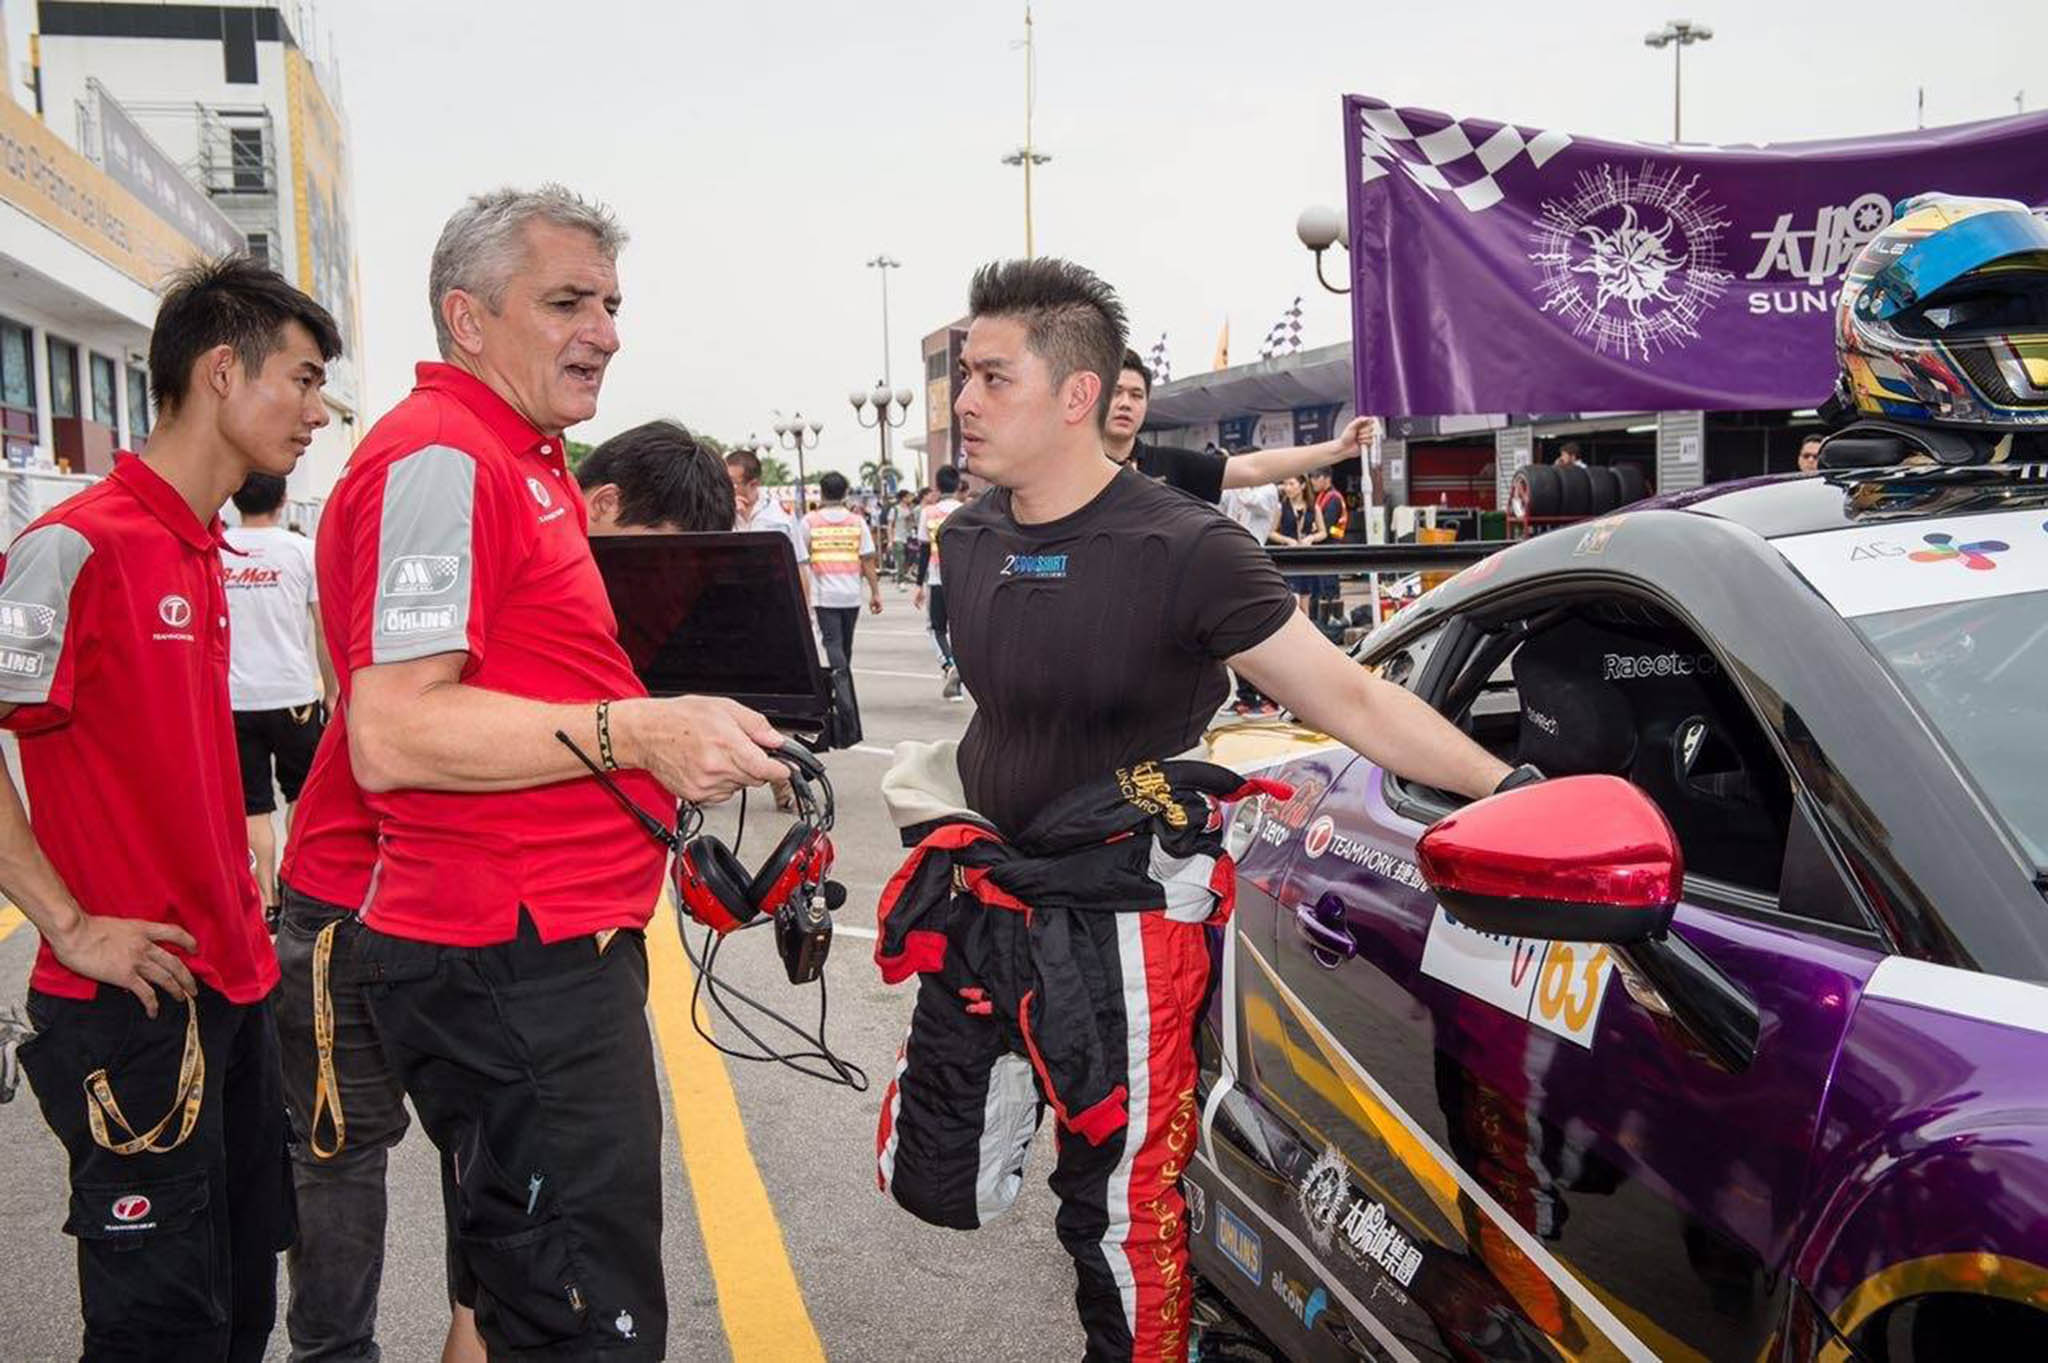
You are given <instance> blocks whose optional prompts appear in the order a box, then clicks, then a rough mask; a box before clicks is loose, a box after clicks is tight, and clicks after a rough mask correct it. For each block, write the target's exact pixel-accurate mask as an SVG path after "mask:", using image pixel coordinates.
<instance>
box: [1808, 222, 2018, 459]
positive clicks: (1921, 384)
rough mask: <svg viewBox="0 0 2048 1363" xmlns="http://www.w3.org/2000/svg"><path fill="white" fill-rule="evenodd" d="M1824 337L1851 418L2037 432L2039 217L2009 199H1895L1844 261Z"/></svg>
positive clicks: (1840, 399) (1839, 394)
mask: <svg viewBox="0 0 2048 1363" xmlns="http://www.w3.org/2000/svg"><path fill="white" fill-rule="evenodd" d="M1835 345H1836V354H1837V356H1838V358H1839V359H1840V362H1841V373H1840V376H1839V378H1838V379H1837V381H1836V399H1837V401H1838V402H1839V403H1840V404H1841V405H1842V406H1844V407H1846V408H1848V409H1850V410H1852V411H1853V412H1855V413H1856V415H1857V416H1859V417H1864V418H1876V419H1879V420H1890V421H1899V422H1907V423H1915V424H1920V423H1924V424H1928V425H1933V426H1942V427H1957V428H1962V429H1965V430H1978V431H1985V432H1992V431H2015V430H2029V429H2042V428H2048V221H2044V220H2043V219H2042V218H2041V217H2040V216H2039V215H2037V214H2035V213H2033V212H2031V211H2029V209H2028V208H2027V206H2026V205H2024V204H2022V203H2019V202H2016V201H2015V200H2012V199H1987V198H1972V197H1966V196H1962V195H1954V194H1939V193H1930V194H1920V195H1916V196H1914V197H1913V198H1910V199H1906V200H1904V201H1903V202H1901V203H1900V204H1899V205H1898V208H1897V210H1896V212H1895V213H1894V215H1893V218H1892V221H1891V224H1890V225H1889V226H1888V227H1886V228H1885V229H1884V230H1883V231H1881V232H1879V233H1878V234H1877V235H1876V236H1875V237H1872V238H1871V239H1870V241H1869V242H1868V243H1866V244H1865V245H1864V247H1863V249H1862V250H1861V251H1860V252H1859V253H1858V254H1857V256H1856V258H1855V260H1853V261H1852V262H1850V265H1849V270H1848V274H1847V275H1846V276H1845V277H1844V279H1843V282H1842V296H1841V303H1840V306H1839V307H1838V308H1837V309H1836V313H1835Z"/></svg>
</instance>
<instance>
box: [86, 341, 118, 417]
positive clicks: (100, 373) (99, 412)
mask: <svg viewBox="0 0 2048 1363" xmlns="http://www.w3.org/2000/svg"><path fill="white" fill-rule="evenodd" d="M88 358H89V360H90V361H91V369H92V419H93V420H94V421H97V422H98V423H99V424H100V425H102V426H106V427H108V428H110V429H118V428H119V426H120V424H121V423H120V417H119V416H118V415H116V409H115V401H116V396H115V395H116V385H117V384H118V382H119V379H118V378H117V373H118V371H117V370H116V369H115V367H114V362H113V361H112V360H110V359H108V358H107V357H106V356H104V355H89V356H88Z"/></svg>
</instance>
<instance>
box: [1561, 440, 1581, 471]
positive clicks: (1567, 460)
mask: <svg viewBox="0 0 2048 1363" xmlns="http://www.w3.org/2000/svg"><path fill="white" fill-rule="evenodd" d="M1584 462H1585V460H1584V459H1582V458H1581V457H1580V455H1579V442H1578V441H1576V440H1567V441H1565V442H1564V448H1563V449H1561V450H1559V451H1558V452H1557V467H1559V468H1561V469H1568V468H1570V467H1571V466H1572V465H1574V464H1582V463H1584Z"/></svg>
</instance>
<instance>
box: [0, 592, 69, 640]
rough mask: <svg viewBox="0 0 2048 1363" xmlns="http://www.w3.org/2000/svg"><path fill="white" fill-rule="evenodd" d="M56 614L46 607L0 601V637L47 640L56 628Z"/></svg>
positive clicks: (20, 602)
mask: <svg viewBox="0 0 2048 1363" xmlns="http://www.w3.org/2000/svg"><path fill="white" fill-rule="evenodd" d="M56 625H57V612H56V611H54V610H52V609H51V608H50V607H48V606H37V605H33V604H31V603H28V602H23V601H0V636H4V637H6V638H9V639H47V638H49V637H50V631H51V630H52V629H54V628H56Z"/></svg>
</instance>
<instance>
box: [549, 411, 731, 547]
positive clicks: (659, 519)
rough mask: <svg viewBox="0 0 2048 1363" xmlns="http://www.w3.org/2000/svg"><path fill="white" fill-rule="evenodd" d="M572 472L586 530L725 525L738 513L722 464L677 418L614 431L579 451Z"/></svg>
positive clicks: (659, 530) (647, 531)
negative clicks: (599, 442) (584, 512)
mask: <svg viewBox="0 0 2048 1363" xmlns="http://www.w3.org/2000/svg"><path fill="white" fill-rule="evenodd" d="M575 474H576V486H577V488H578V489H579V490H580V491H581V492H582V493H583V505H584V507H585V509H586V510H588V512H589V513H590V514H589V520H590V533H591V534H592V535H593V536H601V535H662V534H671V533H673V532H675V531H678V530H714V531H715V530H730V529H732V528H733V522H734V520H735V519H736V518H737V516H738V506H737V502H736V499H735V495H734V489H733V485H732V483H731V482H730V481H729V475H728V474H727V472H726V469H725V467H723V466H721V465H720V464H719V461H718V456H717V455H715V454H713V453H712V452H711V451H710V450H707V449H705V448H704V447H703V446H702V445H700V444H698V443H697V437H696V436H694V435H691V434H690V432H689V429H688V428H687V427H685V426H684V425H683V424H682V423H681V422H676V421H646V422H642V423H641V424H640V425H638V426H635V427H633V428H632V429H631V430H628V431H621V432H619V433H618V434H617V435H615V436H613V437H612V438H611V439H609V440H607V441H605V442H604V443H603V444H602V445H599V446H598V447H597V448H596V449H594V450H592V451H591V452H590V453H589V454H587V455H585V456H584V457H583V462H582V463H580V464H578V465H577V466H576V469H575ZM762 500H763V501H768V500H770V499H769V498H766V497H763V498H762Z"/></svg>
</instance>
